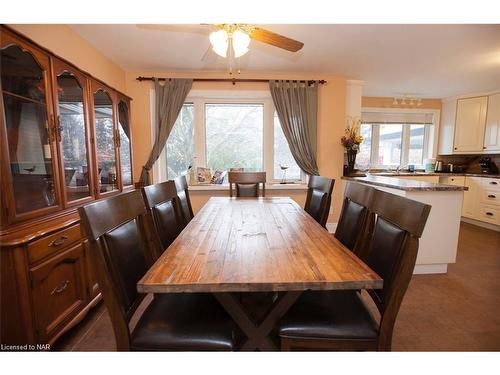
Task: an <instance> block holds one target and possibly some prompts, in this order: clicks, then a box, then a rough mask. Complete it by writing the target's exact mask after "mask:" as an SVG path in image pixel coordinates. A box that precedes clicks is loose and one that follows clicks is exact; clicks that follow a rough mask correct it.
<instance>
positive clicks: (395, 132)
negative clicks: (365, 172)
mask: <svg viewBox="0 0 500 375" xmlns="http://www.w3.org/2000/svg"><path fill="white" fill-rule="evenodd" d="M402 143H403V125H401V124H398V125H396V124H390V125H379V139H378V155H377V156H378V157H377V162H376V163H377V165H386V166H398V165H400V164H401V147H402V145H403V144H402Z"/></svg>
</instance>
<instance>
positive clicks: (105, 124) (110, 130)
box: [93, 89, 118, 194]
mask: <svg viewBox="0 0 500 375" xmlns="http://www.w3.org/2000/svg"><path fill="white" fill-rule="evenodd" d="M93 108H94V132H95V148H96V159H97V176H98V180H97V182H98V186H99V193H100V194H103V193H106V192H110V191H114V190H118V178H117V168H116V139H115V127H114V122H113V100H112V99H111V96H110V95H109V93H108V92H106V91H104V90H103V89H98V90H97V91H95V92H94V94H93Z"/></svg>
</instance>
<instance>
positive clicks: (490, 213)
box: [486, 212, 494, 216]
mask: <svg viewBox="0 0 500 375" xmlns="http://www.w3.org/2000/svg"><path fill="white" fill-rule="evenodd" d="M486 215H488V216H493V215H494V214H493V212H486Z"/></svg>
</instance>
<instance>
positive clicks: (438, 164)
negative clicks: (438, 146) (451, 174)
mask: <svg viewBox="0 0 500 375" xmlns="http://www.w3.org/2000/svg"><path fill="white" fill-rule="evenodd" d="M435 171H436V172H444V165H443V161H442V160H438V161H436V168H435Z"/></svg>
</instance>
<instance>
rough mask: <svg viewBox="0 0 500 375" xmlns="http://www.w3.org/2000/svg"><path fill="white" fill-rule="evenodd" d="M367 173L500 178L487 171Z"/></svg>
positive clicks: (375, 174)
mask: <svg viewBox="0 0 500 375" xmlns="http://www.w3.org/2000/svg"><path fill="white" fill-rule="evenodd" d="M369 175H372V176H387V177H408V176H443V177H448V176H469V177H487V178H498V179H500V174H488V173H467V172H463V173H458V172H457V173H453V172H414V173H410V172H399V173H391V172H369ZM362 176H366V174H364V173H358V174H355V175H353V176H352V177H362Z"/></svg>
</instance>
